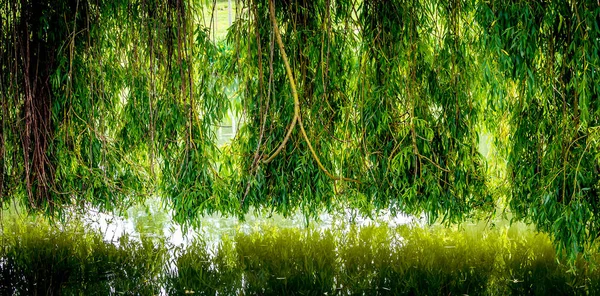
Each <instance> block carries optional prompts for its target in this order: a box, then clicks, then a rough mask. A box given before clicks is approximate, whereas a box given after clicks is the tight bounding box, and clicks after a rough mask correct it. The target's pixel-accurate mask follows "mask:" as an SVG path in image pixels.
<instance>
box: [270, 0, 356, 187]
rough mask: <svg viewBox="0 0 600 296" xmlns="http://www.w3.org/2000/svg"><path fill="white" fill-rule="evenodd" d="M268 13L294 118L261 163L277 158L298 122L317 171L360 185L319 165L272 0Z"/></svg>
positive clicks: (331, 177) (271, 0)
mask: <svg viewBox="0 0 600 296" xmlns="http://www.w3.org/2000/svg"><path fill="white" fill-rule="evenodd" d="M269 12H270V13H269V16H270V18H271V22H272V23H273V31H274V33H275V37H276V40H277V45H279V51H280V52H281V57H282V59H283V63H284V64H285V71H286V72H287V76H288V80H289V82H290V87H291V88H292V97H293V98H294V118H293V119H292V124H291V125H290V127H289V129H288V131H287V134H286V136H285V138H284V139H283V142H281V144H280V145H279V147H277V150H275V153H273V154H272V155H271V156H270V157H269V158H267V159H266V160H264V161H263V162H265V163H268V162H270V161H271V160H273V158H274V157H275V156H277V154H279V152H281V149H283V147H285V144H286V143H287V141H288V140H289V138H290V135H291V134H292V131H293V129H294V127H295V126H296V122H299V123H300V124H299V125H300V132H301V133H302V137H303V138H304V140H305V141H306V144H307V145H308V149H309V150H310V153H311V154H312V157H313V159H314V160H315V161H316V162H317V165H318V166H319V169H321V171H323V173H325V175H327V177H329V178H330V179H333V180H342V181H349V182H356V183H360V181H358V180H355V179H351V178H346V177H339V176H334V175H332V174H331V173H330V172H329V171H328V170H327V169H326V168H325V166H323V164H322V163H321V160H320V159H319V156H318V155H317V153H316V152H315V149H314V148H313V146H312V144H311V142H310V139H309V138H308V135H307V134H306V130H305V129H304V125H303V124H302V119H301V118H300V100H299V99H298V92H297V90H296V83H295V82H294V76H293V73H292V68H291V67H290V63H289V61H288V58H287V55H286V53H285V48H284V47H283V41H281V34H280V33H279V28H278V27H277V20H276V18H275V5H274V4H273V0H269Z"/></svg>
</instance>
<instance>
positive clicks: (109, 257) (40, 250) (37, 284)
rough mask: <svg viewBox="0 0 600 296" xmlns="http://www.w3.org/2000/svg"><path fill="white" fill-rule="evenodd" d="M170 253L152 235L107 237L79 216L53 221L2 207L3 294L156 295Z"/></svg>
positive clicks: (0, 270)
mask: <svg viewBox="0 0 600 296" xmlns="http://www.w3.org/2000/svg"><path fill="white" fill-rule="evenodd" d="M166 255H167V252H166V246H165V245H164V244H162V243H161V244H156V245H154V244H153V243H152V242H150V241H148V240H142V242H135V241H131V240H129V238H128V237H127V236H124V237H122V238H121V239H120V240H119V242H118V246H117V245H114V244H111V243H107V242H105V241H103V237H102V235H101V234H100V233H99V232H97V231H91V230H90V229H87V228H86V227H85V226H83V224H82V223H80V222H78V221H71V222H70V223H64V224H60V225H58V224H56V225H51V224H49V223H48V221H47V220H46V219H43V218H40V217H37V218H31V217H30V218H20V217H18V216H17V215H15V214H10V213H4V215H3V217H2V249H1V250H0V256H1V257H2V261H0V262H1V264H0V294H1V295H12V294H13V293H14V292H16V293H17V294H19V295H56V294H61V295H62V294H65V295H72V294H73V295H75V294H77V295H109V294H113V293H114V291H116V292H128V293H132V294H140V295H156V294H158V293H159V292H160V285H159V284H158V283H157V282H156V281H155V279H156V278H157V277H158V276H159V275H160V272H161V271H162V268H163V266H164V264H165V262H166V258H167V256H166Z"/></svg>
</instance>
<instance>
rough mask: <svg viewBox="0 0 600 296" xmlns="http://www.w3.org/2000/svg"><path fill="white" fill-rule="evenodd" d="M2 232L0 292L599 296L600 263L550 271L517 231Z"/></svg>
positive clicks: (540, 237)
mask: <svg viewBox="0 0 600 296" xmlns="http://www.w3.org/2000/svg"><path fill="white" fill-rule="evenodd" d="M142 216H143V215H142ZM143 217H144V219H147V216H143ZM144 219H142V220H140V221H145V220H144ZM144 223H145V222H140V225H144ZM140 229H147V228H144V227H142V228H140ZM156 229H161V228H160V227H159V228H156ZM1 230H2V248H1V249H0V294H2V295H13V294H17V295H35V294H42V295H55V294H58V295H63V294H66V295H71V294H81V295H109V294H125V295H157V294H159V293H165V292H166V293H167V294H168V295H182V294H186V293H194V294H198V295H217V294H218V295H257V294H259V295H292V294H294V295H307V294H308V295H318V294H320V295H322V294H323V293H327V294H339V295H374V294H377V295H399V294H411V295H413V294H427V295H450V294H453V295H455V294H470V295H511V294H512V295H524V294H536V295H566V294H568V295H572V294H596V293H598V292H600V285H599V283H600V270H597V269H596V270H594V269H592V264H594V263H590V262H600V260H599V259H600V257H599V254H598V253H593V254H591V257H590V258H589V259H590V261H589V262H588V261H584V260H582V258H579V259H578V260H576V261H575V262H574V264H575V265H574V266H570V265H568V264H562V263H558V262H559V261H560V260H562V259H560V258H559V259H557V258H556V257H555V251H554V247H553V246H552V244H551V242H550V239H549V238H548V236H547V235H545V234H537V233H535V232H533V231H532V229H531V228H527V227H524V226H522V225H512V226H506V225H503V224H498V225H496V226H495V227H494V228H491V229H490V228H489V227H486V226H485V225H483V224H478V225H465V226H464V227H463V228H461V229H448V228H442V227H435V226H434V227H427V228H421V227H416V226H398V227H390V226H388V225H386V224H381V225H375V224H374V225H370V226H363V227H356V226H352V225H336V226H334V227H332V228H331V229H326V230H323V229H318V228H316V227H312V228H285V227H279V226H274V225H273V224H271V225H268V224H267V223H264V224H263V225H261V226H257V227H255V228H254V229H253V230H252V231H250V232H247V233H246V232H243V231H238V232H237V233H235V234H233V235H231V236H227V235H225V236H224V237H223V238H222V240H221V241H220V243H219V244H218V245H217V246H215V245H211V244H210V243H208V242H206V241H204V240H203V239H202V238H197V239H195V240H194V241H193V242H192V243H191V244H190V245H187V246H185V247H174V246H172V245H170V244H168V243H166V241H165V240H164V237H162V236H161V235H160V233H158V232H157V235H156V236H152V237H151V236H148V235H141V236H140V241H138V240H137V239H133V238H130V237H129V236H127V235H125V236H123V237H121V238H120V239H119V240H118V241H117V242H115V244H112V243H107V242H106V241H104V240H103V238H102V234H101V233H100V232H98V231H94V230H90V229H89V228H88V227H87V226H85V224H83V223H81V222H80V221H79V220H77V219H72V220H70V221H66V222H64V223H61V224H50V223H48V222H47V221H46V220H45V219H43V218H39V217H38V218H23V217H19V216H17V215H14V214H11V213H8V214H5V215H4V216H3V217H2V225H1ZM572 267H576V269H572ZM573 270H576V272H574V271H573ZM569 271H571V272H569Z"/></svg>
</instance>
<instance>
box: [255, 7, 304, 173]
mask: <svg viewBox="0 0 600 296" xmlns="http://www.w3.org/2000/svg"><path fill="white" fill-rule="evenodd" d="M269 12H270V13H269V16H270V18H271V23H273V31H274V32H275V37H276V39H277V44H278V45H279V50H280V51H281V57H282V58H283V62H284V64H285V71H286V72H287V75H288V79H289V81H290V87H291V88H292V97H293V98H294V118H292V123H291V124H290V127H289V128H288V130H287V133H286V134H285V138H283V141H282V142H281V144H279V147H277V149H276V150H275V152H273V153H272V154H271V156H269V157H268V158H266V159H264V160H263V163H269V162H271V161H272V160H273V159H274V158H275V157H276V156H277V155H278V154H279V153H280V152H281V150H283V148H284V147H285V145H286V144H287V142H288V141H289V140H290V136H291V135H292V131H293V130H294V128H295V127H296V123H297V122H298V119H299V118H300V102H299V100H298V92H297V90H296V83H295V82H294V76H293V75H292V69H291V68H290V64H289V62H288V58H287V55H286V53H285V50H284V48H283V41H281V34H279V27H278V26H277V20H276V19H275V5H274V4H273V0H269Z"/></svg>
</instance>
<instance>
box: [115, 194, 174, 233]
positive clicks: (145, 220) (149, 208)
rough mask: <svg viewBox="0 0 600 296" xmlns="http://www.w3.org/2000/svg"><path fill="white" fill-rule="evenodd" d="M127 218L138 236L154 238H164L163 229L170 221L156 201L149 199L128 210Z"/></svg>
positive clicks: (165, 211)
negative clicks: (131, 222)
mask: <svg viewBox="0 0 600 296" xmlns="http://www.w3.org/2000/svg"><path fill="white" fill-rule="evenodd" d="M127 217H128V218H130V219H131V220H132V221H133V224H134V228H135V231H136V232H137V233H139V234H140V236H144V237H154V238H161V237H164V235H165V233H164V230H165V229H164V228H165V226H168V225H170V223H171V221H172V220H171V217H170V215H169V214H168V212H167V210H165V209H164V207H163V206H162V205H161V204H160V201H159V200H157V199H149V200H147V201H146V202H145V203H144V204H138V205H135V206H133V207H131V208H129V210H128V211H127V216H126V218H127Z"/></svg>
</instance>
